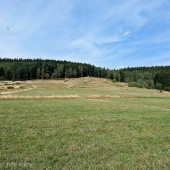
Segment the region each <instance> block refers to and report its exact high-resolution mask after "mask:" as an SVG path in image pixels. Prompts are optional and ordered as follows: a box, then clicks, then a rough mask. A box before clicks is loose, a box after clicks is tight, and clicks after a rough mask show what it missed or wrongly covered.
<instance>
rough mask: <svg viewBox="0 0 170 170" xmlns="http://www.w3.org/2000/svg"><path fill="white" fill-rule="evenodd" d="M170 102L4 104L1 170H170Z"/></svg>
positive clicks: (161, 99)
mask: <svg viewBox="0 0 170 170" xmlns="http://www.w3.org/2000/svg"><path fill="white" fill-rule="evenodd" d="M77 91H78V90H77ZM94 93H96V92H94ZM75 94H77V93H75ZM169 99H170V98H169V97H157V98H156V97H155V98H149V97H147V98H144V97H141V98H133V95H132V97H131V98H124V97H121V98H114V99H88V98H80V99H51V100H50V99H42V100H2V101H0V135H1V136H0V140H1V141H0V142H1V144H0V146H1V150H0V169H19V168H20V169H30V168H32V169H169V168H170V162H169V161H170V160H169V157H170V147H169V143H170V136H169V131H170V126H169V122H170V114H169V113H170V105H169V101H170V100H169Z"/></svg>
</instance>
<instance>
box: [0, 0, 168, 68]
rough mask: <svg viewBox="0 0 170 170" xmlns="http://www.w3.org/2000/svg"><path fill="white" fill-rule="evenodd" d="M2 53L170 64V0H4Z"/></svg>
mask: <svg viewBox="0 0 170 170" xmlns="http://www.w3.org/2000/svg"><path fill="white" fill-rule="evenodd" d="M0 57H1V58H41V59H54V60H68V61H73V62H81V63H88V64H93V65H95V66H100V67H105V68H110V69H119V68H123V67H139V66H156V65H170V0H5V1H4V0H0Z"/></svg>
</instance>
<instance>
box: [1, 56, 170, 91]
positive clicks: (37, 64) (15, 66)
mask: <svg viewBox="0 0 170 170" xmlns="http://www.w3.org/2000/svg"><path fill="white" fill-rule="evenodd" d="M86 76H92V77H99V78H107V79H111V80H113V81H114V82H117V81H118V82H126V83H128V84H129V86H135V87H140V88H150V89H154V88H156V89H159V90H168V91H170V66H156V67H136V68H129V67H128V68H124V69H119V70H115V69H114V70H110V69H106V68H101V67H96V66H94V65H91V64H86V63H76V62H69V61H60V60H58V61H56V60H42V59H7V58H0V80H13V81H16V80H17V81H23V80H35V79H61V78H78V77H86Z"/></svg>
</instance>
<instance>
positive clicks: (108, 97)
mask: <svg viewBox="0 0 170 170" xmlns="http://www.w3.org/2000/svg"><path fill="white" fill-rule="evenodd" d="M88 98H89V99H112V98H120V96H111V95H90V96H88Z"/></svg>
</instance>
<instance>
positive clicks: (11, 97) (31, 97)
mask: <svg viewBox="0 0 170 170" xmlns="http://www.w3.org/2000/svg"><path fill="white" fill-rule="evenodd" d="M78 98H79V96H78V95H64V96H10V95H4V96H0V100H28V99H78Z"/></svg>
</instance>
